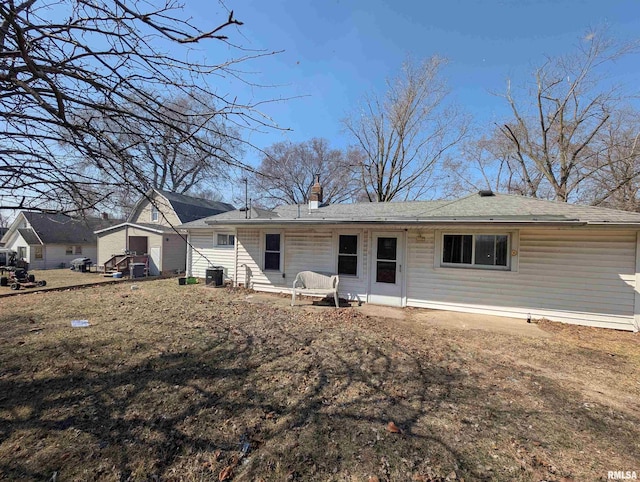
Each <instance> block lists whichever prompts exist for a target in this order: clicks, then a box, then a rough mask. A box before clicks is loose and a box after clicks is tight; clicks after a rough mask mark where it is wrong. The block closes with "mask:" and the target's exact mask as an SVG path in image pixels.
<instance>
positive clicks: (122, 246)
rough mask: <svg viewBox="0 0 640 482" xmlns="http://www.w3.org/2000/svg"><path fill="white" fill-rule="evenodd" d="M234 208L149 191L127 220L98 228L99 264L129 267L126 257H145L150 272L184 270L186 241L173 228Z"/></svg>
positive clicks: (156, 190)
mask: <svg viewBox="0 0 640 482" xmlns="http://www.w3.org/2000/svg"><path fill="white" fill-rule="evenodd" d="M231 209H234V207H233V206H232V205H231V204H227V203H223V202H219V201H209V200H207V199H200V198H195V197H191V196H186V195H184V194H176V193H172V192H167V191H162V190H160V189H151V190H149V191H148V192H147V193H146V195H145V196H144V197H142V198H141V199H140V200H139V201H138V202H137V203H136V205H135V206H134V208H133V210H132V212H131V214H130V215H129V217H128V218H127V220H126V222H124V223H120V224H117V225H114V226H111V227H108V228H105V229H101V230H98V231H96V235H97V236H98V256H97V259H98V264H99V265H100V266H102V267H104V266H105V265H107V267H109V266H112V265H113V266H115V265H116V264H117V265H118V266H119V267H122V269H123V270H127V269H128V261H129V260H128V259H127V256H129V254H125V253H130V255H131V256H134V255H137V256H138V258H135V259H134V258H131V261H139V260H140V258H139V256H140V255H142V256H144V257H145V258H144V259H146V260H147V261H148V270H149V274H151V275H158V274H161V273H173V272H177V271H184V270H185V256H186V250H187V248H186V242H185V239H184V237H183V235H182V234H180V233H178V232H177V231H176V230H175V229H174V227H175V226H178V225H180V224H182V223H186V222H189V221H193V220H196V219H200V218H204V217H207V216H211V215H213V214H218V213H222V212H225V211H229V210H231Z"/></svg>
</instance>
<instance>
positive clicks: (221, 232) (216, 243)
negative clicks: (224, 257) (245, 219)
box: [213, 231, 237, 249]
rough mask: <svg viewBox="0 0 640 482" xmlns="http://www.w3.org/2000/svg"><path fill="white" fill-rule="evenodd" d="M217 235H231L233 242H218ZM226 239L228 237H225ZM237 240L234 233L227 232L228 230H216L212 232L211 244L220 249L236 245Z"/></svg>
mask: <svg viewBox="0 0 640 482" xmlns="http://www.w3.org/2000/svg"><path fill="white" fill-rule="evenodd" d="M219 235H224V236H233V244H218V236H219ZM227 240H228V238H227ZM236 242H237V236H236V234H235V233H232V232H229V231H218V232H214V233H213V245H214V246H215V247H216V248H220V249H233V248H234V246H235V245H236Z"/></svg>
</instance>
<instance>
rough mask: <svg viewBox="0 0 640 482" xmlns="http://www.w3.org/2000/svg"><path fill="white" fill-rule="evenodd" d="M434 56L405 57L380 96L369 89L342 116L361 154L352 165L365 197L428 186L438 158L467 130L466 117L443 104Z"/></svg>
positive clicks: (405, 195) (415, 193)
mask: <svg viewBox="0 0 640 482" xmlns="http://www.w3.org/2000/svg"><path fill="white" fill-rule="evenodd" d="M444 64H445V61H444V60H443V59H441V58H439V57H433V58H431V59H428V60H426V61H424V62H422V63H419V64H416V63H413V62H411V61H406V62H405V63H404V64H403V66H402V73H401V74H400V75H399V76H398V77H397V78H394V79H391V80H389V81H388V82H387V88H388V90H387V92H386V95H385V96H384V98H380V97H378V96H376V95H375V94H371V95H368V96H366V97H365V98H364V101H363V102H362V104H361V105H360V107H359V108H358V109H357V110H355V111H354V112H353V113H352V114H351V115H350V116H349V117H348V118H346V119H345V120H344V121H343V122H344V125H345V127H346V129H347V131H348V132H349V133H350V134H351V136H352V137H353V139H354V140H355V143H356V145H357V146H358V147H359V148H360V149H362V150H363V152H364V153H365V158H364V159H363V161H362V162H361V163H359V164H358V165H356V166H353V168H354V170H355V172H356V174H357V176H358V179H359V182H360V186H361V189H362V191H363V192H364V196H365V197H366V198H367V199H368V200H369V201H374V202H377V201H391V200H393V199H397V198H402V199H404V200H407V199H417V198H419V197H421V196H423V195H425V194H426V193H427V191H428V190H429V189H432V188H433V181H434V174H436V173H437V167H438V164H439V163H440V162H441V161H442V160H443V159H445V158H446V156H447V154H448V153H449V152H450V151H451V150H452V149H453V147H454V146H455V145H457V144H458V143H459V142H460V141H461V140H462V139H463V138H464V135H465V133H466V127H467V123H466V120H465V119H464V118H463V117H462V116H461V115H460V114H459V113H458V112H457V111H456V110H455V109H453V108H451V107H449V108H447V107H446V106H445V98H446V96H447V94H448V90H447V88H446V86H445V83H444V82H443V80H442V79H441V74H440V71H441V69H442V67H443V65H444Z"/></svg>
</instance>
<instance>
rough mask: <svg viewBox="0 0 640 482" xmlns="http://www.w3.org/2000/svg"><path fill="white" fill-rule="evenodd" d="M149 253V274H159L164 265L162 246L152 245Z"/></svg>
mask: <svg viewBox="0 0 640 482" xmlns="http://www.w3.org/2000/svg"><path fill="white" fill-rule="evenodd" d="M149 254H150V256H149V274H150V275H151V276H158V275H159V274H160V268H161V266H162V262H161V259H160V246H152V247H151V252H150V253H149Z"/></svg>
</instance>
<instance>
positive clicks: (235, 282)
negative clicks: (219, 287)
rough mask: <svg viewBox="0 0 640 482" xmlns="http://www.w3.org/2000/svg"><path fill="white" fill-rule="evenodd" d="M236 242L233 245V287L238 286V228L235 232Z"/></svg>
mask: <svg viewBox="0 0 640 482" xmlns="http://www.w3.org/2000/svg"><path fill="white" fill-rule="evenodd" d="M233 235H234V237H235V240H236V242H235V243H233V286H235V287H237V286H238V228H236V229H234V230H233Z"/></svg>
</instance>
